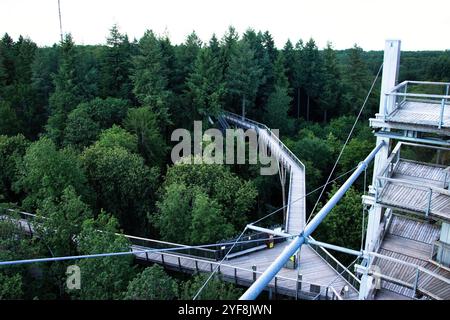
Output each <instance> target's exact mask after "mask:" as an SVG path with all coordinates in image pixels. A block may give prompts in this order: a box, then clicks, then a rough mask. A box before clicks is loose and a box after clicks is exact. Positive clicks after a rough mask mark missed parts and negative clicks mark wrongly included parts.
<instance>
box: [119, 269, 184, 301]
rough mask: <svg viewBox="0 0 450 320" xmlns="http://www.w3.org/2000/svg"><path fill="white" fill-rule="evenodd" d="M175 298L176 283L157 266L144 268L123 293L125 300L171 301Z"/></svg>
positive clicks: (176, 294) (176, 292)
mask: <svg viewBox="0 0 450 320" xmlns="http://www.w3.org/2000/svg"><path fill="white" fill-rule="evenodd" d="M177 296H178V286H177V283H176V282H175V280H173V279H172V278H171V277H169V276H168V275H167V274H166V273H165V272H164V269H163V268H162V267H161V266H158V265H154V266H151V267H147V268H145V270H144V271H142V272H141V273H139V274H138V275H137V276H136V277H135V278H134V279H133V280H131V281H130V283H129V284H128V288H127V291H126V292H125V300H173V299H175V298H176V297H177Z"/></svg>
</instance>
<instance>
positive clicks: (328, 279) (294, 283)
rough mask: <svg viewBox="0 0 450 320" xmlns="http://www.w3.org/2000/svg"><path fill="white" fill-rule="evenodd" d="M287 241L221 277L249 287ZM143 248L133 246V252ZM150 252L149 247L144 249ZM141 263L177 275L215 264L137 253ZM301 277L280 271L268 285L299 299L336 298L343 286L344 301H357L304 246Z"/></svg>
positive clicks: (233, 265)
mask: <svg viewBox="0 0 450 320" xmlns="http://www.w3.org/2000/svg"><path fill="white" fill-rule="evenodd" d="M286 245H287V242H284V243H280V244H277V245H275V247H274V248H272V249H265V250H261V251H258V252H254V253H251V254H248V255H245V256H241V257H239V258H235V259H231V260H228V261H226V262H224V263H223V264H222V265H221V266H220V275H221V276H222V278H223V279H224V280H227V281H230V282H234V283H236V284H239V285H243V286H250V285H251V284H252V283H253V282H254V281H255V280H256V278H257V277H259V276H260V274H261V273H262V272H263V271H264V270H265V269H266V268H267V267H268V266H269V265H270V264H271V263H272V262H273V260H274V259H275V258H276V257H277V256H278V255H279V254H280V253H281V251H282V250H283V249H284V248H285V247H286ZM143 248H145V247H140V246H133V250H142V249H143ZM145 249H149V248H145ZM135 256H136V258H137V259H139V260H141V261H147V262H150V263H158V264H161V265H163V266H165V267H166V268H169V269H172V270H176V271H180V272H187V273H193V272H211V271H213V270H214V269H215V268H216V266H217V265H218V262H216V261H213V260H206V259H200V258H197V257H192V256H184V255H179V254H173V253H147V254H145V253H139V254H136V255H135ZM299 273H300V277H299V276H298V273H297V270H294V269H288V268H283V269H282V270H281V271H280V272H279V273H278V274H277V276H276V277H275V278H274V279H273V280H272V281H271V282H270V284H269V288H270V289H271V290H272V292H273V293H276V294H283V295H287V296H291V297H296V298H300V299H312V298H320V299H324V298H325V297H327V298H328V299H333V298H334V299H337V298H338V296H339V298H342V297H340V293H341V291H342V289H343V287H344V286H347V287H348V288H349V292H348V295H347V297H345V298H347V299H357V297H358V292H357V290H356V289H355V288H353V287H352V286H351V285H350V284H349V283H348V282H347V281H346V280H345V279H344V278H343V277H342V276H340V275H339V274H337V272H336V270H334V269H333V268H332V267H331V266H330V265H329V264H328V263H327V262H326V261H325V260H324V259H322V258H321V257H320V256H319V255H318V254H317V253H316V252H315V251H314V250H313V249H312V248H310V247H309V246H307V245H306V246H303V247H302V250H301V254H300V267H299Z"/></svg>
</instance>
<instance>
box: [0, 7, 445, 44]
mask: <svg viewBox="0 0 450 320" xmlns="http://www.w3.org/2000/svg"><path fill="white" fill-rule="evenodd" d="M57 3H58V0H0V33H1V34H3V33H4V32H8V33H9V34H10V35H11V36H13V37H14V38H17V37H18V35H19V34H22V35H26V36H29V37H30V38H31V39H32V40H34V41H35V42H37V43H38V44H39V45H51V44H53V43H55V42H57V41H58V40H59V22H58V6H57ZM61 11H62V20H63V30H64V32H71V33H72V35H73V37H74V39H75V41H76V42H77V43H79V44H99V43H104V42H105V39H106V35H107V34H108V30H109V29H110V27H111V26H112V25H113V24H114V23H117V24H118V25H119V27H120V29H121V31H122V32H124V33H127V34H128V35H129V37H130V38H131V39H133V38H134V37H136V38H140V37H141V36H142V34H143V33H144V31H145V30H146V29H152V30H154V31H155V32H156V33H158V34H164V33H168V35H169V36H170V39H171V40H172V42H173V43H175V44H177V43H180V42H183V41H184V39H185V37H186V35H187V34H189V33H190V32H192V30H195V31H196V32H197V34H198V35H199V36H200V38H201V39H202V40H204V41H207V40H209V38H210V37H211V35H212V34H213V33H216V34H217V35H218V36H219V37H221V36H222V35H223V33H224V32H225V30H226V29H227V27H228V26H229V25H233V26H234V27H235V28H236V29H237V31H238V32H239V33H242V32H243V31H245V30H246V29H247V28H249V27H251V28H253V29H255V30H269V31H270V32H271V33H272V35H273V37H274V39H275V42H276V45H277V46H278V47H282V46H283V45H284V43H285V42H286V40H287V39H288V38H290V39H291V41H292V42H294V43H295V42H296V41H297V40H298V39H299V38H302V39H309V38H310V37H313V38H314V39H315V40H316V42H317V44H318V45H319V47H324V46H325V44H326V42H327V41H332V42H333V44H334V47H335V48H337V49H343V48H349V47H351V46H352V45H353V44H354V43H357V44H358V45H360V46H361V47H363V48H364V49H365V50H381V49H383V45H384V40H385V39H400V40H402V49H403V50H444V49H450V0H371V1H369V0H335V1H333V0H272V1H268V0H226V1H225V0H222V1H217V0H146V1H145V0H61Z"/></svg>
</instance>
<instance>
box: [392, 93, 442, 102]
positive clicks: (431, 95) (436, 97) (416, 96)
mask: <svg viewBox="0 0 450 320" xmlns="http://www.w3.org/2000/svg"><path fill="white" fill-rule="evenodd" d="M386 94H387V95H388V96H402V97H413V98H435V99H446V100H447V99H450V95H445V94H427V93H404V92H390V93H386Z"/></svg>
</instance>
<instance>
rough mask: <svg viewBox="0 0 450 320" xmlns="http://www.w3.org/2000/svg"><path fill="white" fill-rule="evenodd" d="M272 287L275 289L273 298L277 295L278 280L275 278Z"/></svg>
mask: <svg viewBox="0 0 450 320" xmlns="http://www.w3.org/2000/svg"><path fill="white" fill-rule="evenodd" d="M274 285H275V286H274V287H275V296H276V295H277V292H278V278H277V277H275V283H274Z"/></svg>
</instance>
